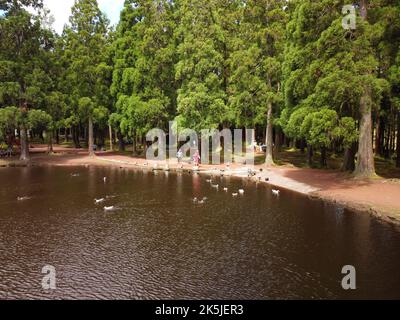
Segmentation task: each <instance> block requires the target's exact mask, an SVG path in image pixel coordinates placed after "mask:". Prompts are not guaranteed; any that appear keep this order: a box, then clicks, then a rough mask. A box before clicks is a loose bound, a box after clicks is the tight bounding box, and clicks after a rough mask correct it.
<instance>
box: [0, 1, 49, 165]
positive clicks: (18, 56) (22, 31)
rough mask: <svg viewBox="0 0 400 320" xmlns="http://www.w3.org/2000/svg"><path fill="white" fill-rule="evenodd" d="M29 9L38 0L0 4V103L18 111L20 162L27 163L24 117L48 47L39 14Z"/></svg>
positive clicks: (34, 96)
mask: <svg viewBox="0 0 400 320" xmlns="http://www.w3.org/2000/svg"><path fill="white" fill-rule="evenodd" d="M28 7H30V8H34V9H40V8H41V7H42V1H39V0H32V1H29V0H12V1H11V0H7V1H2V2H1V5H0V8H1V10H3V11H4V12H3V14H2V15H1V16H0V38H1V41H0V61H1V63H0V65H1V67H0V68H1V72H0V73H1V79H0V104H1V105H4V106H7V105H8V106H12V105H15V106H18V108H19V109H20V111H21V122H20V128H19V129H20V138H21V160H29V142H28V134H27V120H26V119H27V114H28V110H29V108H30V107H34V103H35V102H36V99H37V98H38V95H37V93H39V92H40V85H39V83H38V82H37V81H36V80H37V79H36V78H35V75H39V74H42V70H41V65H40V58H41V53H42V50H45V49H47V48H48V43H47V41H46V36H45V34H44V33H43V30H42V28H41V19H40V18H41V17H40V15H32V14H31V13H29V12H28Z"/></svg>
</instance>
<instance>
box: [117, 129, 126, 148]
mask: <svg viewBox="0 0 400 320" xmlns="http://www.w3.org/2000/svg"><path fill="white" fill-rule="evenodd" d="M117 137H118V149H119V151H120V152H123V151H125V142H124V137H123V136H122V134H121V132H120V131H117Z"/></svg>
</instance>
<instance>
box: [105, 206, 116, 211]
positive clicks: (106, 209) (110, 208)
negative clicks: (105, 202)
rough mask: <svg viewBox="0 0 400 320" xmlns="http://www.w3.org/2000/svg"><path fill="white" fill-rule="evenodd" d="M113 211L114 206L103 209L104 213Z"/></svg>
mask: <svg viewBox="0 0 400 320" xmlns="http://www.w3.org/2000/svg"><path fill="white" fill-rule="evenodd" d="M114 209H115V207H114V206H111V207H104V211H113V210H114Z"/></svg>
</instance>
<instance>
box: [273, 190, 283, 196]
mask: <svg viewBox="0 0 400 320" xmlns="http://www.w3.org/2000/svg"><path fill="white" fill-rule="evenodd" d="M272 193H273V194H274V195H275V196H279V195H280V194H281V192H280V191H279V190H272Z"/></svg>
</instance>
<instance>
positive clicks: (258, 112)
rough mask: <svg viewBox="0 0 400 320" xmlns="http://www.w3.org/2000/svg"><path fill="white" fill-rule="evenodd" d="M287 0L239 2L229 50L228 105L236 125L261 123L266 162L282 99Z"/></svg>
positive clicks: (269, 161) (268, 157) (271, 160)
mask: <svg viewBox="0 0 400 320" xmlns="http://www.w3.org/2000/svg"><path fill="white" fill-rule="evenodd" d="M285 4H286V1H279V0H274V1H271V0H261V1H246V3H245V5H244V4H243V5H242V6H240V12H241V19H240V20H239V21H240V23H239V28H238V31H239V32H238V34H237V35H232V36H235V37H236V38H237V40H236V42H235V44H236V46H235V47H234V52H233V53H232V57H231V61H232V66H231V68H232V76H231V81H230V93H231V95H230V97H229V100H230V107H231V109H232V110H234V115H235V116H234V117H235V119H238V120H240V119H244V121H240V122H242V123H240V122H239V123H237V124H239V125H241V124H242V125H243V124H244V125H251V126H252V127H254V126H255V125H264V124H265V123H267V125H266V126H267V130H266V145H267V154H266V165H272V164H274V160H273V122H274V117H273V114H274V109H275V111H276V113H278V111H279V110H277V107H279V106H280V104H281V102H282V100H283V99H282V91H281V87H282V86H281V79H282V76H281V69H282V66H281V63H282V61H283V49H284V40H285V24H286V13H285Z"/></svg>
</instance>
